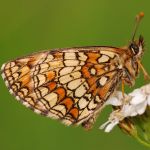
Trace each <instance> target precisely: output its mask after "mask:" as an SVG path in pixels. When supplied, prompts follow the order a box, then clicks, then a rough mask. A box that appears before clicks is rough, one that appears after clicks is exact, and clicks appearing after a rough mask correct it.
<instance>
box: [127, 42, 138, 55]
mask: <svg viewBox="0 0 150 150" xmlns="http://www.w3.org/2000/svg"><path fill="white" fill-rule="evenodd" d="M129 48H130V49H131V50H132V52H133V54H134V55H137V54H138V53H139V47H138V45H136V44H135V43H131V45H130V46H129Z"/></svg>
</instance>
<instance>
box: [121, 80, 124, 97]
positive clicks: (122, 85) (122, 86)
mask: <svg viewBox="0 0 150 150" xmlns="http://www.w3.org/2000/svg"><path fill="white" fill-rule="evenodd" d="M124 85H125V81H124V79H122V82H121V90H122V97H123V98H125V95H124Z"/></svg>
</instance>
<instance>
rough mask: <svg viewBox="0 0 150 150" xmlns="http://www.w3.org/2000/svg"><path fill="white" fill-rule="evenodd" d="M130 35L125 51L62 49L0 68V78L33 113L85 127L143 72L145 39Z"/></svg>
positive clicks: (138, 17) (107, 47)
mask: <svg viewBox="0 0 150 150" xmlns="http://www.w3.org/2000/svg"><path fill="white" fill-rule="evenodd" d="M142 16H143V13H140V15H138V16H137V24H136V28H135V31H136V29H137V26H138V24H139V21H140V19H141V18H142ZM134 36H135V32H134V35H133V39H132V41H131V42H130V44H129V46H127V47H124V48H117V47H110V46H89V47H76V48H64V49H55V50H48V51H43V52H38V53H35V54H32V55H29V56H26V57H22V58H18V59H15V60H13V61H10V62H7V63H5V64H4V65H3V66H2V77H3V79H4V80H5V83H6V86H7V87H8V88H9V91H10V93H11V94H13V95H14V96H15V97H16V99H17V100H19V101H20V102H21V103H23V104H24V105H25V106H27V107H29V108H31V109H32V110H33V111H34V112H36V113H38V114H42V115H44V116H47V117H50V118H54V119H59V120H61V121H62V122H63V123H64V124H66V125H79V124H82V125H83V127H85V128H90V127H91V126H92V124H93V123H94V121H95V119H96V116H97V115H98V114H99V112H100V111H101V110H102V108H103V106H104V104H105V102H106V101H107V100H108V98H109V97H110V96H112V94H113V93H114V92H115V91H116V89H117V88H118V87H119V85H120V84H121V83H122V85H124V83H125V84H128V85H131V86H133V85H134V82H135V79H136V77H137V75H138V72H139V68H142V69H143V67H142V65H141V63H140V60H141V57H142V54H143V49H144V40H143V38H142V37H141V36H140V37H139V39H138V40H134ZM143 70H144V69H143ZM144 72H145V70H144ZM145 75H146V72H145Z"/></svg>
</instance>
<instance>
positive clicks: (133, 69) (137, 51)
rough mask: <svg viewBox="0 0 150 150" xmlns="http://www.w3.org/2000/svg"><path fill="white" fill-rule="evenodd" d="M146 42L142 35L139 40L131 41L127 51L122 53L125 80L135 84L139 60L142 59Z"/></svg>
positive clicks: (129, 83)
mask: <svg viewBox="0 0 150 150" xmlns="http://www.w3.org/2000/svg"><path fill="white" fill-rule="evenodd" d="M143 48H144V42H143V38H142V37H141V36H140V38H139V40H138V41H133V42H131V43H130V45H129V47H127V48H126V50H125V53H124V54H123V55H122V57H121V59H122V61H123V77H122V79H124V81H125V82H126V83H127V84H128V85H131V86H133V85H134V82H135V79H136V77H137V76H138V73H139V65H138V62H139V61H141V57H142V54H143V51H144V50H143Z"/></svg>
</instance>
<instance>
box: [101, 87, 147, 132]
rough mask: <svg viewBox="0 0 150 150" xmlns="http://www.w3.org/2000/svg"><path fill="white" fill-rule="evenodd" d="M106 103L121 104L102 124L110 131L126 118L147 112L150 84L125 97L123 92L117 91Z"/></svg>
mask: <svg viewBox="0 0 150 150" xmlns="http://www.w3.org/2000/svg"><path fill="white" fill-rule="evenodd" d="M106 105H112V106H120V107H119V109H117V110H114V111H113V112H112V113H111V114H110V116H109V118H108V121H107V122H105V123H104V124H103V125H101V126H100V129H104V131H105V132H110V131H111V130H112V129H113V128H114V127H115V126H116V125H117V124H119V122H120V121H122V120H123V119H124V118H126V117H133V116H137V115H142V114H143V113H144V112H145V110H146V108H147V106H150V84H147V85H145V86H142V87H141V88H138V89H135V90H134V91H133V92H131V93H129V94H128V95H127V94H125V97H124V98H123V96H122V92H120V91H117V92H116V93H115V95H114V96H113V97H111V98H109V100H108V101H107V103H106Z"/></svg>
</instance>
